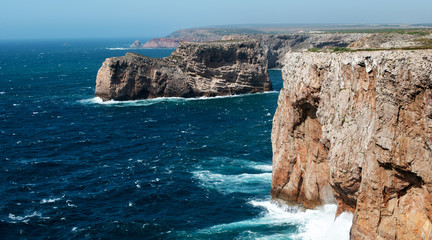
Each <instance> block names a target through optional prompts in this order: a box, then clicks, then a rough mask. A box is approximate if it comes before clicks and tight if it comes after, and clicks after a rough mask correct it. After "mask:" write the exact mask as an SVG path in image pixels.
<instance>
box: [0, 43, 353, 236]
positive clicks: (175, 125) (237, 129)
mask: <svg viewBox="0 0 432 240" xmlns="http://www.w3.org/2000/svg"><path fill="white" fill-rule="evenodd" d="M130 42H133V41H132V40H130V39H120V40H73V41H66V40H63V41H59V40H56V41H19V42H5V41H3V42H0V100H1V101H0V146H1V149H2V150H1V152H2V153H1V155H0V162H1V166H0V184H1V185H0V194H1V196H2V197H1V198H0V238H1V239H20V238H21V239H27V238H32V239H33V238H34V239H46V238H54V239H101V238H102V239H111V238H120V239H260V238H262V239H314V236H323V235H322V234H327V235H329V236H330V235H331V234H332V232H331V231H329V230H326V229H331V226H333V224H335V223H334V222H333V218H334V211H335V206H333V205H326V206H325V207H323V208H321V209H319V210H309V211H306V212H300V211H299V210H298V209H296V208H287V207H283V206H278V205H277V204H274V203H272V202H270V196H269V195H270V184H271V157H272V150H271V141H270V134H271V125H272V117H273V114H274V112H275V110H276V107H277V98H278V91H279V90H280V89H281V87H282V79H281V74H280V71H278V70H269V74H270V79H271V80H272V82H273V86H274V88H275V91H273V92H267V93H260V94H249V95H239V96H228V97H216V98H199V99H181V98H160V99H152V100H139V101H126V102H115V101H110V102H102V101H101V100H100V99H98V98H94V97H93V93H94V86H95V79H96V73H97V70H98V69H99V67H100V66H101V64H102V62H103V61H104V59H105V58H107V57H112V56H122V55H124V54H125V53H126V52H127V51H133V52H137V53H140V54H144V55H147V56H150V57H164V56H168V55H169V54H170V53H171V51H172V49H147V50H145V49H136V50H130V49H127V46H128V45H129V44H130ZM347 219H349V216H348V217H347ZM341 221H342V220H341ZM338 224H339V225H337V226H338V227H337V228H342V229H343V227H340V226H342V225H344V224H345V225H346V224H347V223H346V221H345V222H343V221H342V222H339V223H338ZM341 224H342V225H341ZM345 225H344V226H345ZM326 226H327V228H325V227H326ZM345 228H346V227H345ZM348 229H349V228H348ZM338 232H341V231H338ZM342 233H344V232H343V231H342ZM314 234H316V235H314ZM345 234H346V233H345Z"/></svg>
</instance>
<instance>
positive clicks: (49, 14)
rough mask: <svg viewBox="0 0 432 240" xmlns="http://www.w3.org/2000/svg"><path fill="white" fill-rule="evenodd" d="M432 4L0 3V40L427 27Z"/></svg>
mask: <svg viewBox="0 0 432 240" xmlns="http://www.w3.org/2000/svg"><path fill="white" fill-rule="evenodd" d="M431 13H432V1H431V0H409V1H408V0H404V1H402V0H362V1H350V0H327V1H323V0H296V1H294V0H152V1H148V0H0V39H34V38H123V37H145V38H151V37H164V36H166V35H168V34H170V33H171V32H173V31H175V30H178V29H184V28H194V27H204V26H212V25H231V24H301V23H305V24H311V23H315V24H316V23H318V24H322V23H336V24H365V23H366V24H375V23H376V24H382V23H432V14H431Z"/></svg>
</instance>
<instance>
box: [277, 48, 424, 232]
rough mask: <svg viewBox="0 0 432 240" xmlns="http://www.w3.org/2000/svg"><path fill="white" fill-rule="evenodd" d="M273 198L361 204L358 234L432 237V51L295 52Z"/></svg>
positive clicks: (289, 62) (280, 119) (287, 69)
mask: <svg viewBox="0 0 432 240" xmlns="http://www.w3.org/2000/svg"><path fill="white" fill-rule="evenodd" d="M283 63H284V68H283V77H284V86H283V89H282V90H281V92H280V95H279V100H278V108H277V111H276V114H275V116H274V119H273V130H272V144H273V178H272V188H271V194H272V197H273V198H275V199H282V200H284V201H287V202H289V203H299V204H302V205H303V206H304V207H306V208H314V207H316V206H318V205H322V204H324V203H328V202H334V201H335V202H337V204H338V212H337V214H340V213H341V212H343V211H351V212H353V213H354V219H353V225H352V229H351V238H352V239H432V50H416V51H373V52H352V53H312V52H304V53H288V54H287V55H286V58H285V60H284V62H283Z"/></svg>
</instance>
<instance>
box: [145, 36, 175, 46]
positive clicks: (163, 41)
mask: <svg viewBox="0 0 432 240" xmlns="http://www.w3.org/2000/svg"><path fill="white" fill-rule="evenodd" d="M179 43H180V40H178V39H171V38H154V39H152V40H150V41H148V42H146V43H145V44H143V45H141V48H177V46H178V45H179Z"/></svg>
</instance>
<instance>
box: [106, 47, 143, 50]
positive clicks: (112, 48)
mask: <svg viewBox="0 0 432 240" xmlns="http://www.w3.org/2000/svg"><path fill="white" fill-rule="evenodd" d="M105 49H107V50H132V49H136V48H124V47H111V48H105Z"/></svg>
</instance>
